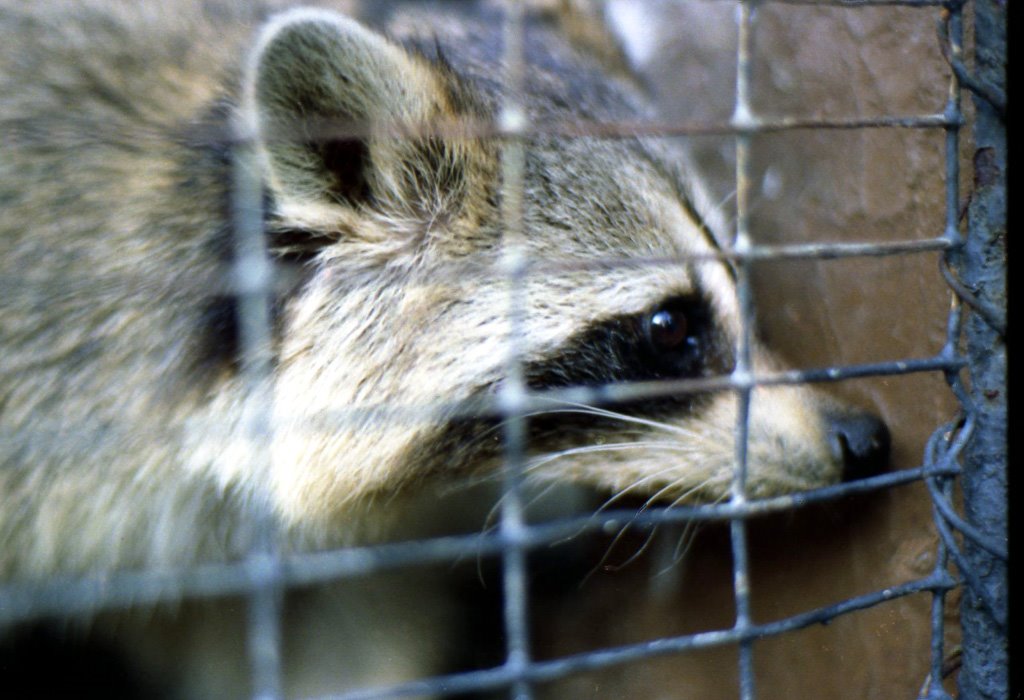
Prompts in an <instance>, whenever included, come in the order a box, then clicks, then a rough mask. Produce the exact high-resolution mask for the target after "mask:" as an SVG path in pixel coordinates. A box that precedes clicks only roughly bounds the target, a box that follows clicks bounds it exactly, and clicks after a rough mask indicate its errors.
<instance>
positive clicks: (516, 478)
mask: <svg viewBox="0 0 1024 700" xmlns="http://www.w3.org/2000/svg"><path fill="white" fill-rule="evenodd" d="M504 10H505V15H504V26H503V39H504V44H505V46H504V51H505V76H504V77H505V96H504V102H503V104H502V107H501V114H500V117H499V118H500V128H501V131H502V133H503V135H504V138H505V141H504V143H503V147H502V160H501V168H502V170H501V174H502V188H501V214H502V222H503V226H504V228H503V238H502V255H503V258H502V260H501V263H502V268H503V273H504V275H505V278H506V280H507V284H508V305H509V307H508V319H509V323H508V333H509V337H508V347H507V349H508V357H507V361H506V380H505V382H504V384H503V386H502V389H501V396H500V400H501V405H502V413H503V415H504V418H505V422H504V438H505V460H504V473H503V483H502V485H503V493H502V501H501V523H500V530H501V535H502V540H503V543H504V547H503V549H502V581H503V588H504V598H503V615H504V623H505V634H506V654H507V658H506V666H507V668H508V670H509V671H510V672H511V673H512V675H513V677H514V678H515V680H514V681H513V683H512V686H511V690H510V697H511V698H513V700H530V699H531V698H532V697H533V689H532V687H531V685H530V683H529V682H528V681H527V680H526V679H525V677H524V674H525V672H526V670H527V669H528V667H529V664H530V659H531V654H530V643H529V604H528V603H529V591H528V589H527V577H526V550H525V548H524V546H523V540H524V535H525V527H526V522H525V515H524V505H523V496H522V480H523V473H524V467H525V461H526V440H527V438H528V435H527V418H526V415H525V413H526V397H527V388H526V382H525V379H524V377H523V367H522V344H521V343H520V338H521V337H522V331H523V327H524V324H525V320H526V319H525V314H526V290H525V288H524V287H525V283H526V279H525V276H526V271H527V269H526V265H527V260H526V255H525V246H524V236H523V230H522V226H523V178H524V171H525V167H526V163H525V158H526V154H525V148H524V144H523V140H522V139H523V135H524V134H525V133H526V130H527V127H528V122H527V118H526V114H525V111H524V109H523V106H522V104H521V102H520V95H522V88H523V41H524V36H523V31H524V28H523V22H524V17H523V7H522V3H520V2H518V1H517V0H508V1H507V2H506V3H505V5H504Z"/></svg>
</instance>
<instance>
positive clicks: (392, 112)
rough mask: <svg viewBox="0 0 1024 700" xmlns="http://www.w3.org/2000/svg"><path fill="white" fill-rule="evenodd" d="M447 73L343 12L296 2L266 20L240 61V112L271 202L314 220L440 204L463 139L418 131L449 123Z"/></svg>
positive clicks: (460, 169)
mask: <svg viewBox="0 0 1024 700" xmlns="http://www.w3.org/2000/svg"><path fill="white" fill-rule="evenodd" d="M450 79H451V78H450V76H447V75H446V74H445V72H444V71H443V70H441V69H440V68H438V67H436V66H434V65H433V64H432V63H431V62H430V61H429V60H427V59H426V58H424V57H423V56H420V55H418V54H412V53H409V52H407V51H406V50H405V49H403V48H402V47H401V46H398V45H397V44H395V43H393V42H391V41H390V40H388V39H386V38H385V37H383V36H382V35H380V34H377V33H376V32H373V31H371V30H369V29H367V28H365V27H364V26H362V25H361V24H359V23H358V22H356V21H354V20H351V19H349V18H347V17H344V16H342V15H338V14H335V13H332V12H328V11H323V10H312V9H300V10H293V11H290V12H286V13H284V14H282V15H279V16H278V17H276V18H275V19H273V20H272V21H271V22H270V23H269V24H268V26H267V27H266V29H265V30H264V32H263V34H262V36H261V38H260V40H259V42H258V43H257V46H256V50H255V52H254V54H253V56H252V60H251V62H250V65H249V71H248V75H247V77H246V85H245V103H244V105H243V116H244V117H245V118H246V119H247V121H248V126H249V128H250V129H251V130H252V131H254V133H255V134H256V138H257V142H258V144H259V147H260V150H261V152H262V153H263V155H264V157H265V159H266V165H267V170H268V174H269V178H270V185H271V188H272V190H273V191H274V194H275V196H276V198H277V199H278V201H279V202H281V203H282V204H283V205H284V206H285V207H286V208H287V207H289V206H293V207H294V206H296V205H297V208H299V209H304V210H305V211H307V212H313V214H312V215H313V216H314V218H316V216H317V215H316V214H315V212H318V211H319V212H320V215H322V217H323V218H325V219H329V218H330V217H331V216H337V215H340V214H342V213H343V212H344V211H351V210H352V209H354V208H357V207H362V206H368V207H373V208H379V209H389V208H394V207H395V206H401V207H403V208H404V209H405V210H408V209H409V207H410V206H411V207H413V208H414V209H413V212H412V213H413V214H416V213H429V212H431V211H434V210H436V207H437V206H440V205H439V204H438V203H439V202H445V203H447V204H445V205H444V206H450V205H451V202H452V200H453V197H452V192H451V190H452V189H456V190H459V191H463V190H464V185H465V177H466V175H465V172H464V171H465V169H467V168H470V167H473V164H472V163H470V162H468V161H469V160H470V159H472V157H473V155H472V154H471V152H470V150H471V149H469V150H468V149H466V148H464V144H462V145H460V143H459V142H457V141H456V140H454V139H450V138H445V139H441V138H436V137H427V136H424V135H423V133H422V131H423V130H424V129H426V128H428V127H430V126H432V125H437V124H451V123H454V121H455V117H456V114H455V109H453V107H452V106H451V102H452V100H451V89H450V84H449V82H448V81H449V80H450ZM417 133H419V135H418V136H416V134H417Z"/></svg>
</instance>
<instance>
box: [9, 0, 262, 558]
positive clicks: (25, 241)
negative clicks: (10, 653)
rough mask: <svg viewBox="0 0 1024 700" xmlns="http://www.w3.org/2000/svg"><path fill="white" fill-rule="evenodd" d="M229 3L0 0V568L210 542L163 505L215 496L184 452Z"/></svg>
mask: <svg viewBox="0 0 1024 700" xmlns="http://www.w3.org/2000/svg"><path fill="white" fill-rule="evenodd" d="M225 6H227V5H225ZM230 6H231V7H234V8H235V9H233V10H231V11H230V12H228V11H226V10H218V9H216V6H215V5H214V4H211V3H202V2H199V1H198V0H197V1H191V0H189V1H186V2H182V1H178V2H174V3H134V2H112V1H108V2H94V1H88V2H81V1H75V2H59V1H58V2H46V3H22V2H6V1H5V2H3V3H2V4H0V94H3V96H4V97H3V99H2V100H0V133H2V134H3V140H2V145H0V207H2V216H0V285H2V290H0V344H2V348H0V352H2V355H0V498H2V507H0V544H2V546H0V551H2V552H3V554H2V555H0V575H5V576H6V575H10V574H11V573H12V572H19V573H24V572H32V571H37V572H46V571H48V570H52V569H53V568H57V567H60V568H63V569H72V570H74V569H84V568H92V567H94V566H100V567H103V566H104V565H105V564H104V562H106V561H109V562H111V563H112V562H118V563H119V564H125V563H127V564H133V563H134V564H138V565H142V564H152V563H158V562H160V561H161V560H171V559H175V558H180V556H181V552H180V551H177V550H181V549H182V548H186V549H189V548H201V547H202V546H203V544H201V543H192V544H188V543H186V542H184V537H183V536H182V535H180V534H177V535H176V534H175V533H174V532H173V530H174V529H175V528H174V527H173V526H172V524H171V523H172V522H173V521H181V520H182V516H183V515H184V516H188V515H189V513H190V511H202V510H203V509H206V508H212V507H213V506H212V505H211V502H212V501H211V499H210V498H206V497H204V496H203V494H202V493H198V492H200V491H203V490H205V489H211V490H212V489H213V488H214V487H213V486H212V485H209V484H204V483H201V482H195V481H192V482H187V483H186V480H182V479H180V478H178V477H179V476H180V474H178V473H177V471H178V470H180V466H179V451H180V444H181V435H182V431H183V429H184V425H185V424H186V422H187V421H189V420H190V419H191V417H192V416H193V415H194V413H195V411H197V410H198V409H199V407H201V406H202V404H203V402H204V400H205V397H206V396H207V395H208V394H209V392H210V391H211V387H212V386H213V385H214V382H215V373H216V371H217V370H216V368H215V367H214V368H211V367H210V366H208V356H209V354H210V353H211V352H212V351H213V349H214V348H212V347H211V343H216V337H215V332H216V326H217V321H218V319H217V317H216V313H217V306H216V303H215V302H216V295H213V296H212V297H211V293H210V289H211V288H212V287H211V285H212V284H213V283H214V281H215V278H216V277H217V275H218V273H219V272H220V271H221V267H222V262H223V259H224V256H225V252H224V247H225V246H226V245H227V244H228V243H229V241H228V239H227V235H228V232H229V229H228V228H227V227H226V226H225V223H224V221H223V212H224V211H225V208H226V201H227V198H228V196H229V193H228V192H227V191H226V189H225V186H224V184H223V183H224V181H225V179H224V178H223V176H222V170H223V168H224V167H226V163H225V162H224V161H225V158H226V156H225V151H224V148H223V147H219V146H218V140H219V139H222V138H223V133H224V131H223V129H222V128H221V125H220V124H219V122H218V121H217V120H218V119H220V120H221V121H223V117H224V116H225V115H221V114H215V113H211V112H210V107H209V105H211V104H214V105H215V104H217V102H218V100H222V99H223V97H224V93H225V91H229V90H230V89H231V86H232V84H233V81H234V76H235V75H236V74H237V72H238V70H239V68H238V66H237V61H238V57H240V56H242V57H244V55H245V54H244V48H243V46H244V42H245V41H246V40H248V38H249V36H250V34H251V32H252V24H253V21H255V20H256V15H257V14H258V11H257V10H256V9H252V8H250V7H248V6H246V4H244V3H232V4H231V5H230ZM204 8H205V9H204ZM211 314H213V316H211ZM211 333H213V334H214V335H211ZM100 514H102V517H100ZM192 515H194V516H195V517H196V518H199V520H200V521H201V519H202V517H203V514H202V513H201V512H195V513H192ZM118 520H119V521H120V523H121V525H120V526H121V527H123V528H124V529H125V531H131V528H133V527H134V528H136V536H133V537H129V538H121V539H111V532H110V531H109V528H108V527H107V525H106V523H107V522H114V521H118ZM101 521H102V522H101ZM68 533H75V536H74V537H68ZM147 533H148V535H147ZM218 537H223V535H218ZM144 542H147V544H144ZM154 543H155V544H154ZM161 549H163V550H165V551H161ZM171 550H176V551H174V552H172V551H171Z"/></svg>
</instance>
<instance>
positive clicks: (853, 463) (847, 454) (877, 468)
mask: <svg viewBox="0 0 1024 700" xmlns="http://www.w3.org/2000/svg"><path fill="white" fill-rule="evenodd" d="M826 420H827V421H828V437H829V444H830V447H831V448H832V452H833V454H834V455H835V456H836V458H837V459H838V460H839V461H840V463H841V464H842V468H843V476H842V478H843V481H855V480H857V479H865V478H867V477H869V476H875V475H876V474H880V473H881V472H882V470H883V469H884V468H885V466H886V465H887V464H888V462H889V443H890V438H889V428H888V427H887V426H886V425H885V423H883V422H882V420H881V419H879V418H877V417H875V416H873V415H871V414H870V413H859V412H857V413H853V412H843V413H830V414H828V415H827V416H826Z"/></svg>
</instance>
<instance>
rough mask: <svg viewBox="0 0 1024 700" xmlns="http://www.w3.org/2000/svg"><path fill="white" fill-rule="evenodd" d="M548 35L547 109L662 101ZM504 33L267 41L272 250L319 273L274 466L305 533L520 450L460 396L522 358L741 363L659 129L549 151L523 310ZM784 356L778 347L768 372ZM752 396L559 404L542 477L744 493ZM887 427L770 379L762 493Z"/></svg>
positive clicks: (607, 379)
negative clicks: (488, 129) (435, 45)
mask: <svg viewBox="0 0 1024 700" xmlns="http://www.w3.org/2000/svg"><path fill="white" fill-rule="evenodd" d="M481 31H482V30H481ZM536 36H538V37H539V38H538V39H535V40H534V41H535V44H532V45H531V44H528V47H527V48H528V54H531V53H532V54H533V55H535V56H537V62H536V64H535V65H534V66H533V67H532V68H531V69H530V70H529V71H528V73H529V78H528V80H527V85H526V89H525V94H524V95H522V96H521V97H522V100H523V103H524V104H525V106H526V110H527V116H528V117H529V118H530V120H531V121H532V122H533V123H541V124H548V123H550V122H564V123H570V122H573V123H580V122H581V120H588V119H604V118H616V117H618V118H624V117H630V116H632V117H635V115H637V114H639V113H640V111H641V110H642V109H643V107H642V106H641V105H640V103H639V102H638V101H636V99H635V98H634V97H632V96H631V95H630V94H629V92H628V90H627V89H624V88H621V87H613V86H610V85H609V84H608V83H607V81H605V80H603V79H601V78H600V76H599V75H598V74H597V73H596V72H595V71H593V70H592V69H590V68H588V67H587V65H585V64H584V63H578V62H576V61H577V59H576V58H574V57H573V56H572V54H571V52H570V51H569V49H567V48H565V47H563V46H560V45H559V44H558V43H557V40H556V39H555V38H553V37H550V36H546V35H540V34H537V35H536ZM493 38H494V36H491V37H486V36H482V37H481V36H476V35H475V34H474V31H467V32H466V33H465V35H464V36H462V37H461V38H460V37H455V41H454V42H453V43H452V44H451V48H445V49H444V51H443V52H442V50H441V49H435V50H433V55H431V51H430V50H409V49H407V48H404V47H403V46H401V45H399V44H397V43H393V42H392V41H390V40H388V39H386V38H384V37H383V36H381V35H379V34H377V33H375V32H372V31H370V30H368V29H366V28H364V27H363V26H361V25H360V24H358V23H356V22H354V21H351V20H349V19H346V18H344V17H341V16H337V15H334V14H330V13H326V12H322V11H312V10H300V11H293V12H290V13H286V14H284V15H281V16H279V17H278V18H276V19H275V20H273V21H272V22H271V23H270V25H269V26H268V28H267V29H266V30H265V31H264V32H263V34H262V36H261V38H260V39H259V41H258V44H257V47H256V50H255V51H254V53H253V58H252V60H251V62H250V65H249V68H248V73H247V76H246V80H245V89H246V92H245V95H244V99H243V102H242V106H241V108H240V115H241V117H242V119H241V122H242V123H243V124H244V128H246V129H248V130H249V133H250V134H251V135H253V136H254V138H255V142H256V145H257V149H258V151H259V154H260V157H261V163H262V168H263V176H264V178H265V181H266V182H267V183H268V185H269V189H270V192H271V198H270V199H271V201H272V206H271V214H270V217H269V221H268V232H269V234H270V236H271V241H272V245H274V246H276V248H275V249H276V250H277V252H278V253H279V254H281V255H282V256H284V257H291V258H293V259H294V258H301V259H302V260H303V261H304V265H305V274H306V282H305V283H304V285H303V286H302V288H301V290H300V291H299V292H298V293H297V294H295V295H294V296H293V297H292V298H290V299H289V300H287V302H286V305H285V307H284V308H285V311H284V313H283V317H282V320H281V324H282V330H281V343H280V347H279V353H278V366H277V374H276V387H275V402H274V412H275V422H274V425H275V436H274V443H273V444H274V450H273V455H274V457H273V466H272V467H271V474H270V478H269V482H270V487H271V489H272V493H273V494H274V499H275V502H276V504H277V505H278V507H279V508H280V510H281V511H282V513H283V514H284V515H285V516H286V517H287V518H289V519H291V520H292V521H294V522H309V521H311V520H313V521H320V522H329V521H330V520H331V519H332V518H333V517H335V516H337V514H339V513H341V512H343V511H344V510H345V509H346V508H349V507H351V506H352V505H353V504H354V503H356V502H359V501H360V500H364V499H366V498H367V497H372V496H374V495H382V494H389V493H393V492H395V491H396V490H397V489H399V488H410V487H411V488H415V485H416V482H417V481H418V480H420V479H424V478H428V477H429V478H438V477H439V476H440V475H450V476H452V477H460V476H465V475H466V473H467V472H472V471H476V470H479V469H487V468H491V467H494V466H495V465H497V464H498V463H499V461H500V454H501V434H502V433H501V430H500V426H499V421H498V420H497V419H495V418H494V417H493V416H491V417H480V418H476V419H474V418H469V417H467V416H466V415H464V413H462V412H461V409H460V407H464V406H466V405H468V404H469V403H472V402H473V401H475V400H479V399H481V398H485V399H486V398H487V397H492V396H494V395H495V394H496V393H497V391H498V390H499V389H500V387H501V386H502V384H503V382H505V381H506V376H507V368H508V359H509V353H510V348H514V349H515V351H516V352H517V353H518V355H519V358H520V361H521V363H522V364H521V366H522V368H523V372H524V376H525V379H526V382H527V384H528V385H529V387H530V388H531V389H532V390H534V391H538V392H543V391H544V390H547V389H562V388H565V387H573V386H590V387H596V386H603V385H606V384H616V383H623V382H646V381H653V380H666V379H667V380H676V379H688V378H706V377H711V376H718V375H728V374H729V373H730V372H732V370H733V369H734V366H735V359H734V348H735V347H736V344H737V338H738V334H739V333H740V313H739V308H738V302H737V298H736V289H735V282H734V278H733V274H732V272H731V270H730V268H729V266H728V265H727V263H725V262H723V261H722V260H720V259H716V258H715V255H714V254H715V253H716V250H717V246H716V243H715V239H714V234H713V233H712V232H713V231H714V229H715V228H716V227H717V226H718V225H719V224H718V222H717V221H716V220H715V219H714V217H713V216H712V215H711V214H709V213H707V212H703V213H702V212H701V210H702V208H703V207H702V204H701V202H700V201H699V200H700V196H699V192H698V188H697V187H695V185H694V184H693V182H692V181H691V180H689V179H688V178H690V177H691V176H690V175H688V174H686V173H683V172H682V171H681V169H680V166H679V164H678V161H677V160H675V159H674V158H673V157H672V156H671V155H666V154H665V153H663V150H664V149H663V148H662V147H661V146H660V145H658V144H657V143H653V142H645V141H644V140H641V139H637V138H618V139H598V138H592V137H579V138H564V137H553V136H534V137H530V138H529V139H527V140H526V141H525V167H524V172H523V190H522V192H523V206H522V222H521V235H520V236H517V237H516V240H517V241H518V243H517V244H518V245H521V246H522V247H523V250H524V252H525V255H526V258H527V260H528V261H529V262H530V264H531V267H529V268H528V270H527V272H526V274H525V275H524V276H523V278H522V280H521V284H520V288H519V291H518V293H517V294H516V295H514V297H515V298H518V300H519V304H520V308H519V309H518V311H516V312H515V321H514V322H513V321H512V320H510V319H511V318H512V313H511V306H510V285H509V282H508V276H507V274H506V271H505V268H504V267H503V266H502V261H503V259H504V258H503V253H504V251H505V246H507V245H508V244H509V243H508V242H509V239H510V236H508V235H507V234H506V232H505V229H504V224H503V221H502V216H501V212H502V197H503V192H504V191H503V185H502V181H501V180H502V157H503V156H502V150H501V144H500V143H499V142H498V141H496V140H494V139H487V138H483V137H482V136H481V135H480V133H479V132H478V131H474V128H479V127H480V125H486V124H493V123H494V120H495V114H496V111H497V105H498V104H499V102H500V90H501V87H500V84H499V83H498V82H497V81H496V80H494V79H493V75H492V74H494V73H497V72H499V71H500V68H499V67H497V66H495V65H493V64H489V63H488V62H487V60H486V51H477V50H476V49H475V48H474V46H475V44H474V42H476V44H481V45H484V44H486V42H488V41H490V40H491V39H493ZM449 39H451V38H450V37H449ZM444 40H445V39H444V38H442V40H441V42H442V43H443V41H444ZM470 127H473V128H470ZM773 366H774V361H773V360H772V359H771V357H770V356H769V355H768V354H767V353H766V352H765V351H764V350H763V349H761V348H760V347H755V348H754V370H755V371H761V370H765V369H769V368H772V367H773ZM737 404H738V401H737V397H736V394H735V392H734V391H732V390H724V391H718V392H704V393H699V394H693V393H690V394H682V393H681V394H678V395H670V396H665V395H661V396H659V397H654V398H647V399H638V400H633V401H630V402H629V403H625V404H620V405H604V406H587V405H578V404H575V403H570V402H566V401H564V400H558V399H557V398H555V397H554V396H553V397H552V398H551V399H550V400H549V401H548V402H547V404H542V405H545V406H547V408H546V409H545V410H541V411H539V412H536V413H535V414H533V415H531V416H530V418H529V425H530V438H531V439H530V450H531V460H532V461H531V462H530V465H529V467H528V468H529V473H530V475H531V476H535V477H536V478H538V479H557V480H565V481H571V482H577V483H583V484H588V485H591V486H595V487H598V488H601V489H605V490H612V491H616V492H621V491H629V492H632V493H636V494H646V495H652V494H658V495H659V496H661V497H663V498H664V499H665V500H667V501H673V500H682V499H688V498H690V499H716V498H720V497H722V496H724V495H725V494H726V493H727V492H728V489H729V485H730V482H731V480H732V475H733V470H734V461H735V460H734V455H735V448H734V430H735V427H736V424H737V410H738V409H737ZM887 439H888V438H887V435H886V432H885V428H884V426H883V425H882V424H881V423H880V422H879V421H878V420H877V419H874V418H872V417H869V416H865V415H862V414H857V413H853V412H850V411H848V410H846V409H843V408H842V407H840V406H838V405H837V404H834V403H831V402H830V401H828V400H826V399H825V398H824V397H823V396H821V395H819V394H818V393H816V392H815V391H813V390H811V389H808V388H806V387H791V386H775V387H758V388H756V389H755V390H754V392H753V395H752V405H751V409H750V417H749V468H748V469H749V479H748V490H749V493H750V494H751V495H754V496H768V495H772V494H779V493H784V492H790V491H794V490H800V489H807V488H812V487H816V486H821V485H826V484H829V483H833V482H836V481H838V480H839V479H840V478H841V477H842V476H843V475H844V473H847V472H850V471H865V470H868V469H872V468H876V467H878V466H881V465H880V462H883V461H884V460H885V458H886V451H887V444H886V443H887Z"/></svg>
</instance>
